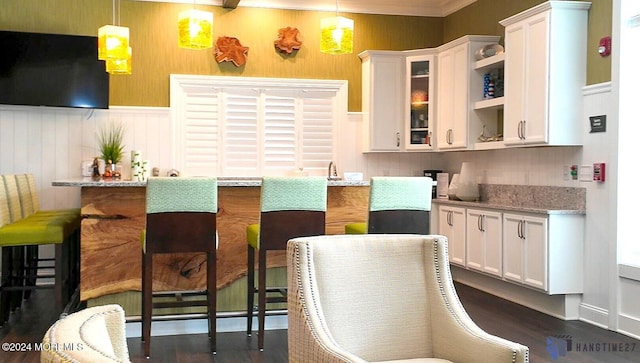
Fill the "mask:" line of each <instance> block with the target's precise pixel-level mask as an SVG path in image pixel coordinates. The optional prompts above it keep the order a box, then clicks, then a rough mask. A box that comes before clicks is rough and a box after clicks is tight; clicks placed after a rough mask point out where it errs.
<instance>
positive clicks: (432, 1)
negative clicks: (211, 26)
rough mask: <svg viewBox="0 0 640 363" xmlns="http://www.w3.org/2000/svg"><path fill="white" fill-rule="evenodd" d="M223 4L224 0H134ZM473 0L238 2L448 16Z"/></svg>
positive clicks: (249, 0) (240, 4) (304, 8)
mask: <svg viewBox="0 0 640 363" xmlns="http://www.w3.org/2000/svg"><path fill="white" fill-rule="evenodd" d="M136 1H157V2H172V3H186V4H193V3H194V2H195V3H196V4H198V5H218V6H222V2H223V0H195V1H194V0H136ZM475 1H476V0H339V2H338V1H336V0H240V2H239V3H238V6H239V7H240V6H246V7H258V8H275V9H290V10H314V11H335V10H336V3H337V4H338V9H339V11H340V13H362V14H387V15H407V16H436V17H442V16H447V15H449V14H451V13H453V12H455V11H458V10H460V9H462V8H463V7H465V6H467V5H469V4H471V3H474V2H475Z"/></svg>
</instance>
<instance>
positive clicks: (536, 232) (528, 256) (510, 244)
mask: <svg viewBox="0 0 640 363" xmlns="http://www.w3.org/2000/svg"><path fill="white" fill-rule="evenodd" d="M503 223H504V224H503V225H504V234H503V236H504V239H503V249H504V278H505V279H507V280H513V281H516V282H519V283H522V284H525V285H529V286H532V287H535V288H538V289H541V290H546V289H547V245H548V242H547V219H546V218H539V217H532V216H525V215H513V214H507V213H505V214H504V222H503Z"/></svg>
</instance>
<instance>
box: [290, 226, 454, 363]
mask: <svg viewBox="0 0 640 363" xmlns="http://www.w3.org/2000/svg"><path fill="white" fill-rule="evenodd" d="M288 249H289V251H288V253H287V255H288V261H287V262H288V266H290V268H289V272H288V274H289V277H288V279H289V286H288V287H289V289H288V291H289V296H288V299H287V300H288V301H289V309H288V311H289V321H295V320H296V319H297V318H298V317H297V316H293V317H292V316H291V315H292V314H299V313H303V309H300V308H299V307H298V306H295V304H296V303H301V304H304V306H305V308H306V309H307V314H306V315H308V316H309V319H312V320H313V319H314V317H315V316H316V315H317V316H318V318H319V319H320V321H317V322H318V325H317V326H316V329H317V328H318V327H319V326H322V327H325V328H326V331H324V332H323V331H320V332H319V334H328V335H329V336H330V338H331V339H333V340H334V341H335V342H336V344H337V345H338V346H340V347H342V348H344V350H345V351H348V352H350V353H353V354H354V355H356V356H358V357H360V358H362V359H364V360H366V361H373V362H377V361H386V360H394V359H399V358H398V357H404V358H407V359H408V358H418V357H433V346H432V341H431V338H432V329H439V327H433V328H432V312H431V308H432V307H433V306H434V301H435V300H436V299H434V298H433V297H432V296H430V295H433V294H434V293H435V294H438V295H439V294H440V292H439V290H438V289H437V284H438V283H446V284H451V281H450V280H446V279H444V278H445V277H446V276H447V275H446V274H442V275H439V273H440V269H448V267H447V265H446V264H447V257H446V254H445V253H444V252H446V237H443V236H416V235H412V236H408V235H371V234H365V235H335V236H323V237H318V238H315V237H311V238H296V239H293V240H292V241H290V243H289V245H288ZM438 262H439V263H438ZM441 277H442V279H440V281H438V279H439V278H441ZM295 281H301V282H300V283H301V284H302V286H299V287H295V288H294V287H293V286H291V284H292V283H296V282H295ZM299 290H301V291H299ZM300 295H302V296H300ZM301 300H302V301H301ZM292 305H293V306H292ZM309 309H313V310H309ZM316 309H317V310H316ZM296 329H297V327H296V326H295V324H294V326H292V325H290V326H289V334H290V335H291V334H294V335H295V334H298V332H297V331H296ZM292 330H293V331H292ZM451 344H455V343H454V342H451Z"/></svg>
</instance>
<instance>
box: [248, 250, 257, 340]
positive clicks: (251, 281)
mask: <svg viewBox="0 0 640 363" xmlns="http://www.w3.org/2000/svg"><path fill="white" fill-rule="evenodd" d="M247 246H248V250H247V335H248V336H251V331H252V330H253V303H254V300H253V299H254V297H255V293H256V286H255V278H256V271H255V263H256V260H255V250H254V249H253V247H251V246H250V245H247Z"/></svg>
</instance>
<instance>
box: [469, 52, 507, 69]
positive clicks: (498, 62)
mask: <svg viewBox="0 0 640 363" xmlns="http://www.w3.org/2000/svg"><path fill="white" fill-rule="evenodd" d="M503 65H504V53H500V54H496V55H494V56H492V57H489V58H485V59H480V60H479V61H477V62H476V64H475V65H474V67H473V69H475V70H477V71H480V70H483V69H485V68H486V69H489V68H502V67H503Z"/></svg>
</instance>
